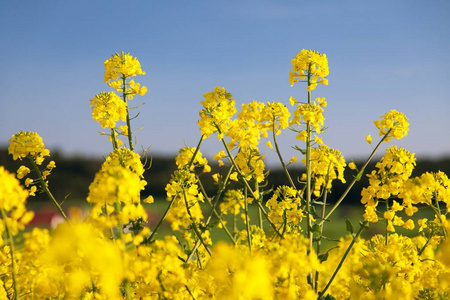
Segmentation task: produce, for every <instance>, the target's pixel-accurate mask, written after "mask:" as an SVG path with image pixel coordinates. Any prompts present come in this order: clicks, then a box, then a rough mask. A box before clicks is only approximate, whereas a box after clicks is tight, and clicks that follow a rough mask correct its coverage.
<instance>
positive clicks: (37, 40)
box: [0, 0, 450, 160]
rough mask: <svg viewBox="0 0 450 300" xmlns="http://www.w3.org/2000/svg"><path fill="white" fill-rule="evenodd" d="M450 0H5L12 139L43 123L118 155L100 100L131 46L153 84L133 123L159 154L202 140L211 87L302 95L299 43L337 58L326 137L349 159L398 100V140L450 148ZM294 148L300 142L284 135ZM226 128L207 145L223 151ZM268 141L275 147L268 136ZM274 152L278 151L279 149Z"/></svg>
mask: <svg viewBox="0 0 450 300" xmlns="http://www.w3.org/2000/svg"><path fill="white" fill-rule="evenodd" d="M449 15H450V1H448V0H443V1H435V0H431V1H423V0H422V1H416V0H405V1H393V0H380V1H345V0H342V1H300V0H295V1H289V0H285V1H281V0H280V1H265V0H252V1H246V0H228V1H224V0H223V1H220V0H216V1H171V0H164V1H162V0H160V1H156V0H146V1H144V0H133V1H111V0H109V1H84V0H83V1H79V0H77V1H45V0H42V1H31V0H30V1H6V0H0V66H1V67H0V122H1V123H0V145H7V141H8V139H9V138H10V137H11V136H12V135H13V134H14V133H16V132H18V131H20V130H24V131H37V132H38V133H39V134H40V135H41V136H42V137H43V139H44V142H45V144H46V146H47V147H49V148H50V149H60V150H62V151H63V152H64V153H67V154H81V155H91V154H96V155H99V154H107V153H108V152H109V151H110V150H111V145H110V143H109V142H108V141H107V138H106V137H104V136H99V131H101V128H100V125H99V124H98V123H96V122H95V121H94V120H92V118H91V109H90V107H89V100H90V99H91V98H92V97H93V96H94V95H95V94H97V93H99V92H102V91H109V90H110V88H108V86H107V85H106V84H104V83H103V72H104V69H103V62H104V61H105V60H106V59H107V58H108V57H109V56H110V55H111V54H113V53H114V52H120V51H125V52H130V54H132V55H133V56H136V57H137V58H138V59H139V61H140V62H141V65H142V68H143V70H144V71H146V72H147V75H146V76H139V77H137V78H136V81H138V82H141V83H142V84H144V85H146V86H147V87H148V89H149V92H148V93H147V95H145V96H144V97H136V98H135V99H134V100H133V102H132V103H134V104H136V105H138V104H140V103H143V102H145V105H144V106H143V107H141V108H140V111H141V113H140V116H139V117H138V119H136V120H134V123H133V128H134V129H137V128H138V127H140V126H141V125H143V126H144V128H143V130H142V131H140V132H139V133H137V138H138V145H142V146H144V147H147V146H151V147H152V148H151V153H153V154H161V153H163V154H173V153H176V152H177V151H178V149H179V148H180V147H183V145H184V143H186V144H188V145H189V146H195V145H196V143H197V141H198V139H199V137H200V133H199V130H198V127H197V125H196V122H197V120H198V111H199V110H200V109H201V105H200V101H201V100H202V99H203V94H204V93H206V92H209V91H211V90H212V89H213V88H214V86H223V87H225V88H226V89H227V90H228V91H229V92H231V93H232V94H233V96H234V99H235V100H236V102H237V103H238V106H239V107H240V104H242V103H246V102H249V101H252V100H258V101H264V102H265V101H281V102H284V103H286V104H288V99H289V97H290V96H295V97H296V98H297V99H299V100H304V98H305V96H306V92H305V86H304V85H296V86H295V87H293V88H291V87H290V84H289V82H288V73H289V70H290V68H291V63H290V61H291V59H292V58H293V57H294V56H295V55H296V53H297V52H299V51H300V50H302V49H303V48H305V49H315V50H318V51H320V52H322V53H326V54H327V56H328V60H329V67H330V75H329V77H328V79H329V83H330V84H329V86H327V87H325V86H321V87H319V88H317V90H316V91H314V94H313V97H319V96H320V97H327V101H328V107H327V108H326V110H325V118H326V120H325V125H326V126H328V127H329V129H328V130H327V131H326V132H325V133H324V134H323V135H322V136H323V140H324V142H325V143H327V144H328V145H329V146H330V147H332V148H336V149H339V150H340V151H341V152H342V153H343V155H344V156H345V157H346V158H347V159H351V158H358V157H366V156H367V155H368V153H370V151H371V148H370V146H369V145H368V144H367V143H366V141H365V139H364V137H365V136H366V135H367V134H372V136H373V137H374V140H375V141H376V138H375V137H376V136H377V131H376V128H375V127H374V125H373V121H374V120H376V119H378V118H379V117H380V116H381V115H382V114H384V113H386V112H388V111H389V110H391V109H396V110H398V111H401V112H403V113H405V114H406V116H407V117H408V118H409V120H410V123H411V125H410V133H409V134H408V136H407V137H406V138H404V139H403V140H401V141H398V142H397V141H396V144H398V145H399V146H402V147H405V148H406V149H408V150H409V151H411V152H415V153H416V155H417V156H418V157H431V156H433V157H436V156H442V155H448V154H450V133H449V130H450V97H449V94H450V75H449V70H450V57H449V55H450V18H449ZM281 142H282V148H283V151H284V153H286V154H285V156H286V157H288V156H290V155H294V151H293V150H291V148H290V147H291V146H293V145H294V144H295V143H296V141H295V138H293V135H292V134H291V133H289V132H286V133H284V134H282V137H281ZM219 147H220V144H219V143H218V141H217V140H215V138H211V139H210V141H209V140H208V141H207V142H206V143H205V148H204V150H203V152H205V153H206V154H208V155H212V154H214V153H216V152H218V150H220V148H219ZM261 149H262V152H263V153H265V152H267V153H269V152H270V151H269V150H268V149H267V147H266V146H262V147H261ZM268 157H269V160H272V159H273V158H274V157H273V155H272V154H270V153H269V154H268Z"/></svg>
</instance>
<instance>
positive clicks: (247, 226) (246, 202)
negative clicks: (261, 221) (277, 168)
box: [244, 188, 252, 252]
mask: <svg viewBox="0 0 450 300" xmlns="http://www.w3.org/2000/svg"><path fill="white" fill-rule="evenodd" d="M244 198H245V199H244V204H245V205H244V211H245V228H246V230H247V242H248V249H249V250H250V252H252V235H251V234H250V220H249V218H248V196H247V188H245V189H244Z"/></svg>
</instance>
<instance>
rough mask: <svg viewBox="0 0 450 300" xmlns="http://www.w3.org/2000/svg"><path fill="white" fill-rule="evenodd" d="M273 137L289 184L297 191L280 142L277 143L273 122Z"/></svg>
mask: <svg viewBox="0 0 450 300" xmlns="http://www.w3.org/2000/svg"><path fill="white" fill-rule="evenodd" d="M272 136H273V143H274V144H275V152H276V153H277V155H278V159H279V160H280V163H281V166H282V167H283V171H284V173H285V174H286V177H287V179H288V181H289V184H290V185H291V186H292V187H293V188H294V189H295V190H297V187H296V186H295V183H294V181H293V180H292V177H291V175H290V174H289V171H288V169H287V167H286V164H285V163H284V160H283V157H282V156H281V151H280V148H279V147H278V142H277V137H276V134H275V121H274V122H273V127H272Z"/></svg>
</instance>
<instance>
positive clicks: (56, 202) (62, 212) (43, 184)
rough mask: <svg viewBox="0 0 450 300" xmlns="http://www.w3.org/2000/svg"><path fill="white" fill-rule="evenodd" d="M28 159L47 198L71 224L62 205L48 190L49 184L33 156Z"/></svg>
mask: <svg viewBox="0 0 450 300" xmlns="http://www.w3.org/2000/svg"><path fill="white" fill-rule="evenodd" d="M28 158H29V159H30V162H31V164H32V165H33V168H34V170H35V171H36V173H37V175H38V177H39V183H40V184H41V187H42V189H43V190H44V192H45V193H46V194H47V196H48V197H49V198H50V200H52V201H53V204H55V206H56V208H57V209H58V211H59V213H60V214H61V216H62V217H63V218H64V220H66V221H67V222H69V219H68V218H67V216H66V214H65V213H64V211H63V210H62V208H61V205H59V203H58V201H56V199H55V197H54V196H53V194H52V193H51V192H50V190H49V189H48V187H47V183H45V180H44V177H43V176H42V173H41V170H39V167H38V166H37V164H36V162H35V161H34V160H33V158H32V157H31V156H28Z"/></svg>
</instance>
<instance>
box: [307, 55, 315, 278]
mask: <svg viewBox="0 0 450 300" xmlns="http://www.w3.org/2000/svg"><path fill="white" fill-rule="evenodd" d="M310 84H311V64H310V65H309V66H308V86H310ZM308 104H309V105H311V91H309V90H308ZM311 176H312V174H311V122H310V121H307V122H306V212H307V214H306V222H307V224H308V225H307V229H306V233H307V236H308V240H309V249H308V254H309V253H311V252H312V250H313V232H312V230H311V229H312V220H311V205H312V203H311ZM309 277H310V279H311V285H312V286H313V287H314V283H313V281H312V272H310V274H309Z"/></svg>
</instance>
